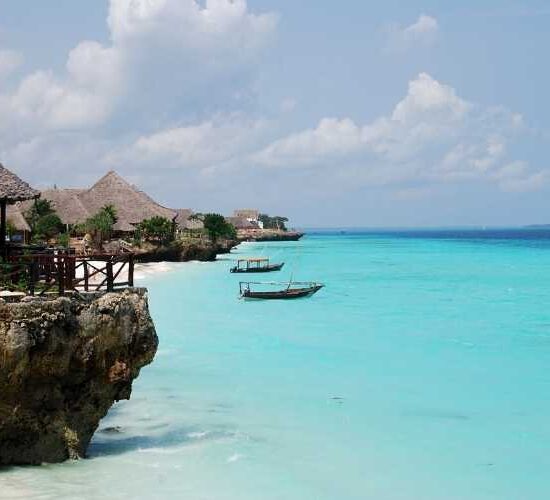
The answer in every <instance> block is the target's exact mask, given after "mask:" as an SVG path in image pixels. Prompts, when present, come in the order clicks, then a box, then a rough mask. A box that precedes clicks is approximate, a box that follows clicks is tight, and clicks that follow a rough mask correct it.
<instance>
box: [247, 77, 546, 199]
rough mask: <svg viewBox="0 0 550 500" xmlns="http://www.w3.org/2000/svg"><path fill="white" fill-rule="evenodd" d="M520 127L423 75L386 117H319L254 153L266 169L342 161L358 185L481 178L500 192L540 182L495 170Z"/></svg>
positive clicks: (524, 172) (525, 170)
mask: <svg viewBox="0 0 550 500" xmlns="http://www.w3.org/2000/svg"><path fill="white" fill-rule="evenodd" d="M521 127H522V120H521V118H520V117H519V116H518V115H517V114H514V113H511V112H509V111H507V110H505V109H503V108H489V109H482V108H480V107H478V106H475V105H474V104H472V103H470V102H468V101H466V100H464V99H462V98H461V97H459V96H458V95H457V93H456V91H455V90H454V89H453V88H452V87H450V86H448V85H445V84H442V83H440V82H438V81H436V80H435V79H434V78H432V77H431V76H429V75H427V74H425V73H422V74H420V75H419V76H418V77H417V78H416V79H414V80H412V81H411V82H410V83H409V88H408V93H407V95H406V96H405V97H404V98H403V99H402V100H401V101H400V102H398V103H397V105H396V106H395V107H394V109H393V111H392V112H391V113H390V114H389V115H388V116H383V117H380V118H378V119H376V120H374V121H373V122H371V123H368V124H366V125H358V124H357V123H356V122H355V121H353V120H352V119H350V118H342V119H338V118H324V119H322V120H321V121H320V122H319V124H318V125H317V127H315V128H312V129H308V130H304V131H302V132H297V133H295V134H291V135H289V136H287V137H285V138H282V139H278V140H276V141H274V142H273V143H272V144H270V145H268V146H267V147H265V148H264V149H262V150H261V151H260V152H258V153H257V154H255V155H254V157H253V158H254V161H255V162H257V163H259V164H260V165H264V166H267V167H272V168H315V169H324V172H325V173H326V172H327V171H329V170H330V169H332V168H334V167H335V166H336V165H339V166H340V168H346V167H345V166H346V165H347V166H348V167H347V168H348V170H349V172H350V173H351V174H352V175H351V176H350V178H351V179H355V182H357V183H363V184H369V183H370V184H373V183H376V184H392V183H401V182H406V181H411V180H424V181H427V182H451V181H462V180H484V181H487V182H495V183H497V184H498V185H499V186H500V187H501V188H502V189H505V190H512V189H515V190H519V189H522V190H525V189H528V188H533V189H534V188H536V187H541V186H542V185H543V184H544V182H545V181H546V176H545V175H543V174H542V173H540V172H537V171H533V170H532V169H530V168H529V167H528V165H527V164H526V163H524V162H523V163H521V165H522V168H518V167H517V165H516V167H515V170H513V171H512V167H510V166H508V167H506V168H504V167H502V165H503V162H506V161H508V162H509V161H510V160H507V159H506V155H507V148H508V143H509V142H510V141H512V139H513V138H514V135H515V134H517V133H518V132H519V131H520V130H521ZM512 174H513V175H512ZM328 175H330V173H329V174H328ZM352 182H353V180H352Z"/></svg>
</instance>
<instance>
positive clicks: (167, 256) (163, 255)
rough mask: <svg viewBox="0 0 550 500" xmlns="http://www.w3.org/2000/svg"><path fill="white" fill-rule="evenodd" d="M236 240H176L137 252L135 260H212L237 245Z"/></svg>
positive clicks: (143, 261)
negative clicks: (143, 251) (188, 241)
mask: <svg viewBox="0 0 550 500" xmlns="http://www.w3.org/2000/svg"><path fill="white" fill-rule="evenodd" d="M238 243H239V242H238V241H236V240H221V241H219V242H217V243H183V242H176V243H174V244H172V245H169V246H165V247H159V248H156V249H155V250H153V251H150V252H145V253H137V254H136V261H137V262H142V263H147V262H189V261H191V260H199V261H202V262H212V261H214V260H216V256H217V255H218V254H225V253H229V252H230V251H231V249H232V248H234V247H235V246H237V245H238Z"/></svg>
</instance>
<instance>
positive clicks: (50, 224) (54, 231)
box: [33, 212, 65, 240]
mask: <svg viewBox="0 0 550 500" xmlns="http://www.w3.org/2000/svg"><path fill="white" fill-rule="evenodd" d="M64 229H65V226H64V224H63V222H61V219H60V218H59V216H58V215H57V214H56V213H55V212H53V213H49V214H47V215H43V216H41V217H39V218H38V219H37V221H36V222H35V224H34V230H33V239H35V240H48V239H50V238H53V237H54V236H57V235H58V234H60V233H62V232H63V230H64Z"/></svg>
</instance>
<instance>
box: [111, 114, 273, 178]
mask: <svg viewBox="0 0 550 500" xmlns="http://www.w3.org/2000/svg"><path fill="white" fill-rule="evenodd" d="M267 129H268V123H267V122H266V121H265V120H260V119H256V120H252V119H249V118H246V117H245V116H243V115H239V114H234V115H229V116H225V115H222V116H216V117H214V118H212V119H210V120H206V121H203V122H201V123H198V124H192V125H186V126H179V127H171V128H166V129H163V130H160V131H157V132H155V133H153V134H149V135H143V136H141V137H139V138H137V139H136V140H135V141H133V142H132V144H131V145H130V146H128V147H124V148H122V149H120V150H118V151H115V152H113V153H111V154H109V155H108V156H107V157H106V159H105V161H106V162H107V163H108V164H110V165H111V166H113V167H117V166H118V165H123V164H125V163H128V162H129V163H131V164H133V165H149V164H151V163H157V164H158V163H159V162H162V164H163V166H164V168H171V169H181V168H185V169H191V168H193V169H197V168H199V169H200V168H203V169H204V168H212V167H217V166H219V165H220V164H223V163H226V162H230V161H231V160H233V159H235V158H242V157H243V156H244V155H246V154H248V153H250V152H251V151H252V150H253V149H254V148H255V147H256V145H257V143H258V141H259V140H260V138H261V137H262V135H263V134H264V133H265V132H266V130H267Z"/></svg>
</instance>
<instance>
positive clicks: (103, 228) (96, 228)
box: [76, 204, 118, 247]
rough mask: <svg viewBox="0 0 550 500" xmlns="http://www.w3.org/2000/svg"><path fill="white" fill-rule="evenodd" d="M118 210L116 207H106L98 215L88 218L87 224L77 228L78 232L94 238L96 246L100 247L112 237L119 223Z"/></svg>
mask: <svg viewBox="0 0 550 500" xmlns="http://www.w3.org/2000/svg"><path fill="white" fill-rule="evenodd" d="M117 221H118V217H117V209H116V208H115V206H114V205H111V204H109V205H105V206H104V207H102V208H101V209H100V210H99V211H98V212H97V213H96V214H94V215H93V216H92V217H90V218H88V219H87V220H86V222H85V223H84V224H83V225H82V226H80V227H78V226H77V228H76V232H84V231H85V232H87V233H91V234H92V236H93V241H94V243H95V245H96V246H98V247H100V246H101V242H102V241H104V240H107V239H109V238H110V237H111V235H112V233H113V227H114V225H115V224H116V223H117Z"/></svg>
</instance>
